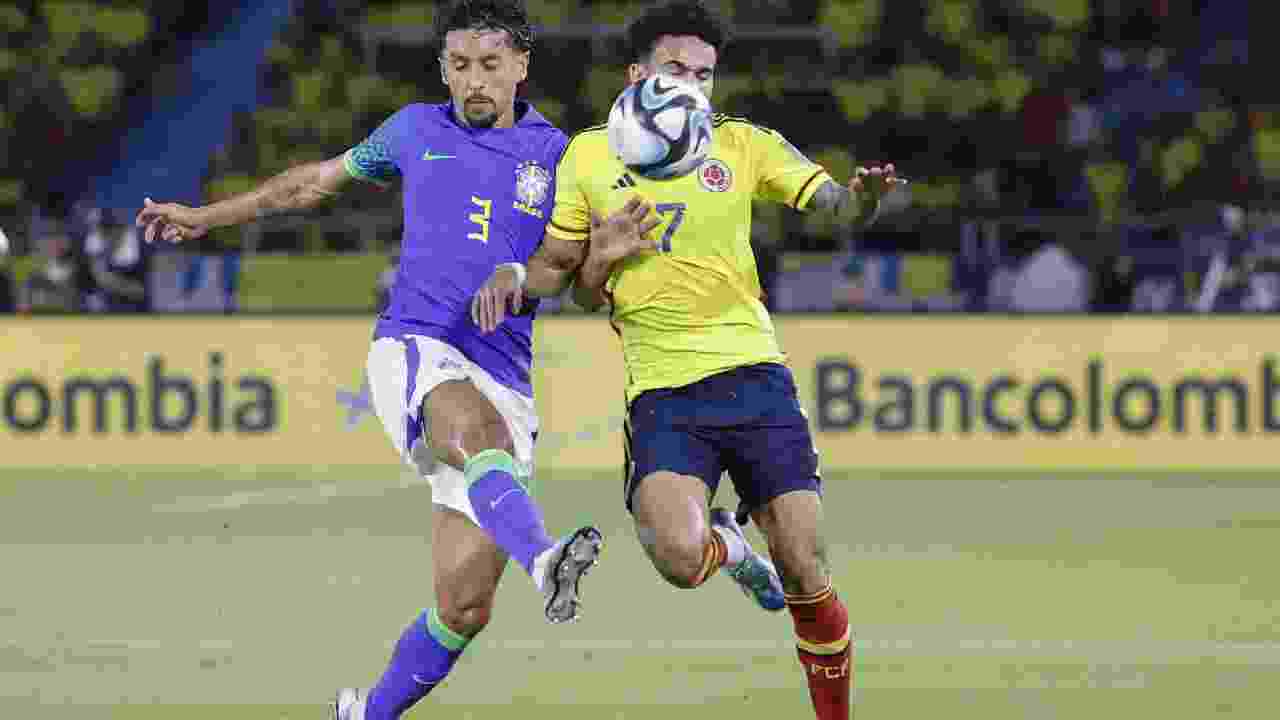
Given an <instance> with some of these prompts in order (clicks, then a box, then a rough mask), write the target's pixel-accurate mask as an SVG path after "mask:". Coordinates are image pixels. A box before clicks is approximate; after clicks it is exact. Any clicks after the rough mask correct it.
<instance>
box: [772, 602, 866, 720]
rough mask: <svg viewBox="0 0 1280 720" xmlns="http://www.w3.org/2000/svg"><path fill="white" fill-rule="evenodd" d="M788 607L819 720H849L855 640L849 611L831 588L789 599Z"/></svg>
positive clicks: (797, 650) (798, 650)
mask: <svg viewBox="0 0 1280 720" xmlns="http://www.w3.org/2000/svg"><path fill="white" fill-rule="evenodd" d="M787 607H788V609H790V610H791V617H792V619H794V620H795V626H796V654H797V655H799V656H800V666H801V667H803V668H804V674H805V678H806V679H807V680H808V681H809V698H810V699H811V700H812V701H813V710H814V713H816V714H817V717H818V720H849V694H850V689H851V688H852V685H853V667H852V658H853V638H852V635H851V633H850V630H849V611H848V609H847V608H845V606H844V603H843V602H841V601H840V598H839V597H837V596H836V594H835V591H833V590H832V589H831V587H830V586H828V587H827V588H825V589H823V590H821V591H819V592H817V593H814V594H812V595H801V596H797V595H788V596H787Z"/></svg>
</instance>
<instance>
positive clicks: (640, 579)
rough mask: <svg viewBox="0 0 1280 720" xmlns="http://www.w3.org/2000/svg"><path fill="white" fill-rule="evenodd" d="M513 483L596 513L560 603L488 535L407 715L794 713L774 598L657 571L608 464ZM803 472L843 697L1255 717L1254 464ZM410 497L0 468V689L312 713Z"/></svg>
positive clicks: (558, 526)
mask: <svg viewBox="0 0 1280 720" xmlns="http://www.w3.org/2000/svg"><path fill="white" fill-rule="evenodd" d="M539 491H540V499H541V500H542V501H543V502H544V506H545V508H546V510H547V515H548V520H549V522H550V524H551V525H552V527H553V529H554V530H557V531H563V530H565V529H567V528H568V527H569V526H570V525H571V524H574V523H577V522H580V521H583V520H588V519H590V520H592V521H594V522H596V523H597V524H598V525H599V526H600V527H601V529H602V530H603V531H604V533H605V536H606V547H605V553H604V555H603V558H602V562H601V565H600V567H599V568H597V569H596V572H595V573H593V574H592V575H591V576H590V577H589V578H588V579H587V581H586V583H587V584H586V585H585V587H584V593H585V594H584V599H585V610H584V614H583V619H582V621H581V622H580V623H578V624H576V625H572V626H568V627H552V626H548V625H547V624H545V622H543V620H542V618H541V604H540V602H539V598H538V596H537V594H536V593H535V591H534V590H533V588H532V587H531V585H530V584H529V582H528V581H527V579H526V578H524V577H523V576H522V574H521V573H520V572H519V568H518V567H516V566H515V565H512V566H511V567H510V568H509V570H508V574H507V576H506V578H505V579H504V581H503V587H502V589H501V591H500V593H499V598H498V605H497V611H496V617H495V619H494V621H493V623H492V624H491V625H490V627H489V629H488V630H487V631H486V632H485V633H484V634H483V635H481V636H480V637H479V638H478V639H477V640H476V642H475V643H474V645H473V646H472V649H471V650H469V651H468V654H467V655H465V656H464V658H463V660H462V661H461V662H460V663H459V666H458V668H457V669H456V670H455V672H454V674H453V676H452V677H451V678H450V679H449V680H448V682H447V683H446V684H444V685H443V686H442V687H441V688H440V689H438V690H437V691H436V692H435V693H434V694H433V695H432V696H431V697H430V698H429V699H428V700H427V701H426V702H424V703H423V704H422V705H421V706H420V707H419V708H417V709H416V710H415V711H414V712H413V713H412V714H411V715H410V717H412V718H430V717H442V718H461V719H474V720H543V719H544V718H545V720H579V719H581V720H621V719H626V720H630V719H632V718H634V719H636V720H642V719H648V718H654V719H660V720H685V719H689V720H692V719H694V718H697V719H698V720H702V719H703V718H706V717H733V718H735V720H776V719H777V718H805V717H812V715H811V711H810V710H809V706H808V699H807V694H806V691H805V688H804V680H803V677H802V676H801V674H800V670H799V668H798V665H797V663H796V662H795V657H794V650H793V649H792V645H791V623H790V618H789V617H788V616H787V615H786V614H785V613H783V614H779V615H768V614H764V613H761V612H760V611H758V610H754V609H753V608H752V607H751V606H750V605H749V604H748V602H747V600H746V599H745V598H743V597H742V596H741V594H740V593H739V592H738V591H737V589H736V588H735V587H733V586H732V585H731V584H730V583H729V582H728V581H727V580H725V579H723V578H716V579H714V580H713V581H712V582H711V583H709V584H708V585H707V586H706V587H704V588H701V589H699V590H696V591H681V590H676V589H673V588H670V587H667V586H666V585H664V584H663V583H662V582H661V581H660V579H659V578H658V576H657V574H656V573H655V572H654V571H653V570H652V568H650V567H649V565H648V563H647V561H646V559H645V558H644V555H643V553H642V551H641V549H640V548H639V546H638V545H637V544H636V542H635V539H634V532H633V530H632V528H631V525H630V520H629V518H628V517H627V516H626V515H625V513H624V511H623V509H622V507H621V503H620V492H621V483H620V481H619V479H618V478H617V476H616V473H602V474H599V475H583V474H577V475H562V476H559V477H555V476H549V475H543V476H541V477H540V480H539ZM728 492H731V491H728ZM826 493H827V502H826V510H827V517H826V529H827V536H828V538H829V541H830V559H831V562H832V565H833V568H834V570H835V573H836V582H837V585H838V588H839V589H840V590H841V592H842V594H843V595H844V597H845V598H846V599H847V601H848V603H849V605H850V612H851V616H852V618H853V621H854V628H855V634H856V637H857V643H858V649H857V655H856V660H855V663H856V664H855V673H856V674H855V684H856V687H857V690H856V693H857V705H856V709H855V716H856V717H858V718H861V719H862V720H868V719H870V718H948V720H967V719H968V718H973V719H974V720H1004V719H1006V718H1008V719H1012V718H1087V717H1088V718H1124V717H1128V718H1138V717H1149V718H1161V720H1171V719H1173V718H1188V719H1190V718H1195V719H1197V720H1202V719H1203V718H1206V717H1240V718H1264V717H1268V718H1269V717H1274V712H1275V698H1276V691H1275V688H1276V687H1280V622H1278V619H1280V605H1278V604H1277V601H1278V600H1280V575H1278V574H1277V573H1276V572H1275V567H1276V563H1275V558H1274V554H1275V548H1277V547H1280V480H1277V479H1276V478H1275V477H1272V476H1267V475H1262V474H1256V475H1232V474H1225V475H1214V474H1203V475H1191V474H1187V475H1168V474H1136V475H1120V474H1102V475H1093V474H1039V473H1035V474H1033V473H1027V474H996V475H981V474H954V475H928V474H920V473H914V474H913V473H870V472H861V473H859V472H844V473H829V474H828V477H827V491H826ZM429 497H430V495H429V490H428V489H427V488H426V487H425V486H423V485H422V484H421V483H419V482H416V481H414V480H412V479H407V478H406V477H404V476H402V475H401V474H399V473H398V471H397V469H396V468H394V467H391V466H387V467H321V468H312V467H296V468H284V469H280V468H276V469H270V470H267V469H254V468H233V467H227V468H207V469H190V468H173V469H169V470H145V471H143V470H130V469H98V470H92V471H90V470H61V471H51V470H47V469H21V468H5V469H0V568H3V576H2V577H3V580H0V714H2V715H3V716H4V717H8V718H24V720H25V719H37V718H85V719H89V718H93V719H94V720H100V719H102V718H113V719H114V718H120V719H128V720H159V719H160V718H164V719H165V720H170V719H181V720H230V719H231V718H234V719H235V720H302V719H304V718H325V717H326V715H325V710H324V707H323V705H324V703H325V702H326V701H327V700H328V698H329V697H330V694H331V693H332V691H333V690H334V689H335V688H337V687H339V686H341V685H346V684H368V683H371V682H373V681H374V680H375V679H376V677H377V674H378V673H379V672H380V670H381V668H382V666H383V663H384V661H385V659H386V657H387V654H388V653H389V651H390V648H391V644H392V643H393V642H394V640H395V638H396V637H397V635H398V633H399V631H400V629H401V627H403V625H404V623H405V622H407V621H408V620H409V619H410V618H412V617H413V615H414V614H415V613H417V612H418V611H419V610H420V609H421V608H422V607H426V606H429V605H430V603H431V602H432V601H431V597H432V592H431V580H430V575H429V569H430V554H431V553H432V552H433V551H436V549H433V548H431V547H430V546H429V543H428V542H427V540H426V538H427V537H428V536H429V528H430V513H429V511H428V507H429ZM752 533H753V534H754V531H752ZM708 713H712V714H710V715H709V714H708Z"/></svg>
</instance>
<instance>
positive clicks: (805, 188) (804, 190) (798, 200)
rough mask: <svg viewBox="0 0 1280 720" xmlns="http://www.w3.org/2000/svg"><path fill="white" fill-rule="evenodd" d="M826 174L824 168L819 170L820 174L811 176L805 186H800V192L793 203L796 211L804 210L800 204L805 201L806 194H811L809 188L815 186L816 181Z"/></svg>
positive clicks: (792, 205)
mask: <svg viewBox="0 0 1280 720" xmlns="http://www.w3.org/2000/svg"><path fill="white" fill-rule="evenodd" d="M826 173H827V171H826V170H824V169H823V168H818V172H816V173H814V174H813V175H811V176H810V177H809V179H808V180H805V181H804V185H801V186H800V192H798V193H796V199H795V200H794V201H792V203H791V207H793V208H795V209H796V210H800V209H802V208H801V207H800V203H801V202H802V201H804V200H805V193H807V192H809V186H810V185H813V181H814V180H817V179H818V178H820V177H822V176H823V175H825V174H826Z"/></svg>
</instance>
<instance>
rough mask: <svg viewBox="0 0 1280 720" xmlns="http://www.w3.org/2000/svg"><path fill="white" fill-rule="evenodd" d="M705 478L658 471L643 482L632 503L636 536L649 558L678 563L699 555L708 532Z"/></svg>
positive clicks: (707, 492) (707, 493)
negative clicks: (687, 557) (686, 557)
mask: <svg viewBox="0 0 1280 720" xmlns="http://www.w3.org/2000/svg"><path fill="white" fill-rule="evenodd" d="M709 496H710V493H709V491H708V490H707V485H706V483H705V482H703V480H702V478H699V477H694V476H692V475H681V474H679V473H674V472H669V471H666V470H659V471H657V472H653V473H650V474H649V475H648V476H646V477H645V478H644V481H643V482H642V483H640V486H639V487H638V488H637V489H636V493H635V495H634V496H633V499H632V504H631V508H632V509H631V512H632V517H633V519H634V520H635V525H636V537H637V539H639V541H640V544H641V546H643V547H644V549H645V551H646V552H647V553H649V555H650V557H652V558H654V559H659V560H679V556H690V558H692V557H693V556H700V554H701V552H702V545H703V542H704V539H705V537H706V532H707V519H706V518H707V500H708V498H709Z"/></svg>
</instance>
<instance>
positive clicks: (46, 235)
mask: <svg viewBox="0 0 1280 720" xmlns="http://www.w3.org/2000/svg"><path fill="white" fill-rule="evenodd" d="M37 246H38V247H39V248H40V255H41V258H42V259H43V261H44V262H43V264H42V265H40V267H38V268H37V269H36V270H35V271H34V272H32V273H31V275H30V276H29V277H28V278H27V280H26V282H25V283H23V286H22V290H21V292H20V294H19V295H20V297H19V301H18V311H19V312H24V313H74V312H80V311H81V310H83V309H84V307H85V303H84V296H85V292H86V290H87V288H88V287H89V286H90V284H91V283H92V278H91V277H90V276H89V269H88V263H87V262H86V261H85V258H84V254H83V253H82V252H79V251H78V250H77V249H76V247H75V244H74V243H73V242H72V240H71V237H70V236H69V235H68V234H67V232H66V230H65V229H64V228H63V227H62V226H60V225H50V226H48V227H46V228H44V229H43V230H42V232H41V235H40V237H39V239H38V241H37Z"/></svg>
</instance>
